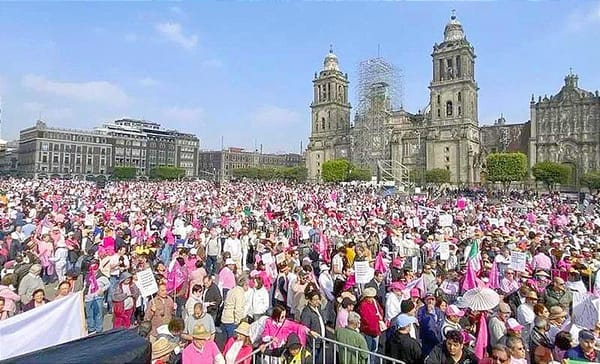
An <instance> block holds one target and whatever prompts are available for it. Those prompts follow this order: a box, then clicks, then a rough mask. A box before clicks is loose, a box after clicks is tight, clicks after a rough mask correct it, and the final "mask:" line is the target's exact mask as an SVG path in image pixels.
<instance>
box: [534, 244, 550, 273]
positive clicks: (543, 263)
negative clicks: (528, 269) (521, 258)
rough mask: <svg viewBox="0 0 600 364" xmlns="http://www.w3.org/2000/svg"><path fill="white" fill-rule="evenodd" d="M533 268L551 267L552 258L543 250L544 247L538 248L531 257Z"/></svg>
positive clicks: (548, 268)
mask: <svg viewBox="0 0 600 364" xmlns="http://www.w3.org/2000/svg"><path fill="white" fill-rule="evenodd" d="M532 265H533V269H534V270H550V269H552V259H550V257H549V256H548V255H546V253H545V252H544V248H538V249H537V254H536V255H535V256H534V257H533V262H532Z"/></svg>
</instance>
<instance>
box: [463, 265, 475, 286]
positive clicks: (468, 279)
mask: <svg viewBox="0 0 600 364" xmlns="http://www.w3.org/2000/svg"><path fill="white" fill-rule="evenodd" d="M475 287H477V274H476V273H475V271H473V265H471V264H469V262H467V274H466V275H465V280H464V281H463V284H462V288H463V290H464V291H468V290H470V289H473V288H475Z"/></svg>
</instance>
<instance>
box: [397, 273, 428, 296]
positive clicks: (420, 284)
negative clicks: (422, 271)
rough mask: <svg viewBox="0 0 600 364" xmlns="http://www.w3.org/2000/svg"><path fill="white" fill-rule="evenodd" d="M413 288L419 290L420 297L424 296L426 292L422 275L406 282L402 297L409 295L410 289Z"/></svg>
mask: <svg viewBox="0 0 600 364" xmlns="http://www.w3.org/2000/svg"><path fill="white" fill-rule="evenodd" d="M414 288H418V289H419V292H421V298H423V297H425V293H427V289H425V282H424V281H423V277H419V278H417V279H413V280H412V281H410V282H408V283H407V284H406V288H404V289H403V290H402V294H403V296H404V297H410V291H411V290H412V289H414Z"/></svg>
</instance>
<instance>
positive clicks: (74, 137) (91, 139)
mask: <svg viewBox="0 0 600 364" xmlns="http://www.w3.org/2000/svg"><path fill="white" fill-rule="evenodd" d="M44 137H45V138H48V139H58V140H70V141H73V142H85V143H97V144H98V143H104V144H106V138H103V137H97V136H89V135H81V134H68V133H64V132H51V131H47V132H45V133H44Z"/></svg>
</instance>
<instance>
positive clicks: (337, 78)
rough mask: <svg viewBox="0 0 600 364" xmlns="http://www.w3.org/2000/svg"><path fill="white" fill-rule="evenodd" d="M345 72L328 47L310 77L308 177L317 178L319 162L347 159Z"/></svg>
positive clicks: (348, 129) (347, 115)
mask: <svg viewBox="0 0 600 364" xmlns="http://www.w3.org/2000/svg"><path fill="white" fill-rule="evenodd" d="M348 85H349V81H348V74H344V73H342V71H340V68H339V63H338V58H337V56H336V55H335V54H333V50H332V49H330V50H329V53H328V54H327V56H326V57H325V60H324V62H323V70H321V71H320V72H319V74H318V75H317V74H316V73H315V77H314V79H313V101H312V103H311V105H310V108H311V134H310V139H309V142H308V146H307V153H306V168H307V169H308V175H309V178H310V179H320V176H321V166H322V164H323V162H325V161H328V160H331V159H337V158H345V159H349V158H350V144H351V139H350V138H351V136H350V130H351V129H350V109H351V105H350V102H349V101H348Z"/></svg>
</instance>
